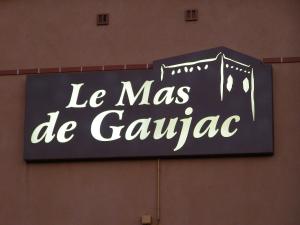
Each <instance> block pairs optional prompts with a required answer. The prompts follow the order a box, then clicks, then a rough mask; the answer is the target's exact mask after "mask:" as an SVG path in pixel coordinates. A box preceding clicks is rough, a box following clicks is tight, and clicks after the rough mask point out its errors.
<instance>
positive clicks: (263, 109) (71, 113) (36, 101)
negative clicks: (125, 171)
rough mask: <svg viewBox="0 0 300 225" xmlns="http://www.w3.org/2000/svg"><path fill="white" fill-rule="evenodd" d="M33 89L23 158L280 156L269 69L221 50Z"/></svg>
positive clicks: (43, 79)
mask: <svg viewBox="0 0 300 225" xmlns="http://www.w3.org/2000/svg"><path fill="white" fill-rule="evenodd" d="M26 83H27V84H26V118H25V143H24V146H25V149H24V159H25V160H26V161H41V160H42V161H43V160H79V159H80V160H81V159H111V158H147V157H151V158H163V157H170V158H173V157H191V156H211V155H234V154H238V155H249V154H272V153H273V115H272V68H271V66H270V65H266V64H263V63H262V62H261V61H259V60H257V59H254V58H252V57H249V56H246V55H243V54H241V53H238V52H235V51H233V50H230V49H227V48H224V47H220V48H215V49H210V50H206V51H200V52H196V53H192V54H187V55H183V56H177V57H173V58H168V59H163V60H158V61H156V62H154V68H153V69H151V70H125V71H103V72H86V73H85V72H83V73H78V74H48V75H40V76H39V75H32V76H28V77H27V82H26Z"/></svg>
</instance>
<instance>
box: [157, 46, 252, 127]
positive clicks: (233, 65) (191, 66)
mask: <svg viewBox="0 0 300 225" xmlns="http://www.w3.org/2000/svg"><path fill="white" fill-rule="evenodd" d="M219 59H220V63H221V66H220V100H221V101H223V96H224V82H225V81H224V69H225V68H226V69H229V70H232V71H234V72H241V73H245V74H250V79H248V78H247V77H245V78H244V80H243V90H244V92H245V93H248V92H249V91H250V95H251V113H252V119H253V121H255V99H254V90H255V87H254V85H255V84H254V71H253V67H251V66H250V65H247V64H245V63H242V62H239V61H237V60H234V59H232V58H229V57H227V56H226V55H225V54H224V53H222V52H219V53H218V54H217V55H216V56H215V57H213V58H206V59H200V60H197V61H192V62H183V63H179V64H173V65H165V64H162V65H161V67H160V79H161V81H162V80H163V79H164V76H165V70H166V69H170V70H171V75H172V76H175V75H178V74H184V73H191V72H193V71H198V72H201V71H205V70H208V69H209V65H210V64H209V63H210V62H214V61H217V60H219ZM233 82H234V81H233V78H232V76H231V75H229V76H228V78H227V81H226V89H227V91H229V92H230V91H231V89H232V85H233ZM249 89H250V90H249Z"/></svg>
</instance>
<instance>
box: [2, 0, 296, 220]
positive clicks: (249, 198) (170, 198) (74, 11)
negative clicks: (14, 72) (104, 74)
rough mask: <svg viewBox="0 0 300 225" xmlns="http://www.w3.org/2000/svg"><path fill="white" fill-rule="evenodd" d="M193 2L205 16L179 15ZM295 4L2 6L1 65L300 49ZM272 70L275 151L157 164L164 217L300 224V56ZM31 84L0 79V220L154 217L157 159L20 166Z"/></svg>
mask: <svg viewBox="0 0 300 225" xmlns="http://www.w3.org/2000/svg"><path fill="white" fill-rule="evenodd" d="M187 8H198V10H199V21H198V22H195V23H186V22H184V21H183V10H184V9H187ZM299 11H300V1H292V0H291V1H277V0H275V1H268V0H266V1H233V0H231V1H226V3H225V2H224V1H203V2H201V1H143V2H141V1H133V0H132V1H126V2H125V1H96V0H91V1H85V2H84V1H79V0H76V1H57V0H55V1H50V0H42V1H33V0H29V1H16V0H13V1H7V0H6V1H0V30H1V32H0V53H1V54H0V69H3V70H4V69H15V68H31V67H57V66H80V65H103V64H125V63H126V64H127V63H151V62H152V61H153V60H155V59H159V58H165V57H168V56H175V55H177V54H182V53H188V52H193V51H198V50H202V49H207V48H212V47H216V46H221V45H224V46H226V47H229V48H232V49H235V50H238V51H241V52H243V53H245V54H249V55H252V56H255V57H257V58H262V57H273V56H274V57H280V56H299V55H300V44H299V40H300V26H299V21H300V14H299ZM101 12H108V13H110V14H111V24H110V25H109V26H107V27H97V26H96V14H98V13H101ZM273 73H274V74H273V88H274V92H273V97H274V146H275V154H274V156H269V157H235V158H230V157H228V158H198V159H176V160H175V159H170V160H161V161H160V172H161V174H160V176H161V177H160V191H161V193H160V194H161V196H160V197H161V199H160V200H161V204H160V207H161V209H160V213H161V221H160V224H162V225H165V224H172V225H182V224H186V225H199V224H203V225H236V224H237V225H238V224H241V225H264V224H268V225H283V224H284V225H298V224H300V197H299V190H300V173H299V171H300V151H299V146H300V138H299V137H300V127H299V124H300V116H299V115H300V101H299V96H300V63H291V64H288V63H284V64H274V65H273ZM40 76H42V75H40ZM25 82H26V76H23V75H19V76H0V104H1V105H0V156H1V157H0V202H1V204H0V224H3V225H19V224H22V225H41V224H43V225H53V224H57V225H77V224H78V225H79V224H85V225H100V224H105V225H115V224H124V225H127V224H128V225H131V224H140V216H141V215H143V214H150V215H152V216H153V219H154V224H155V223H156V221H155V219H156V203H157V202H156V201H157V199H156V198H157V161H156V160H128V161H127V160H122V161H95V162H74V163H44V164H43V163H40V164H26V163H25V162H24V161H23V158H22V157H23V156H22V154H23V136H24V133H23V129H24V124H23V122H24V112H25ZM141 150H142V149H141Z"/></svg>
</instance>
